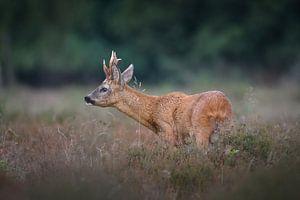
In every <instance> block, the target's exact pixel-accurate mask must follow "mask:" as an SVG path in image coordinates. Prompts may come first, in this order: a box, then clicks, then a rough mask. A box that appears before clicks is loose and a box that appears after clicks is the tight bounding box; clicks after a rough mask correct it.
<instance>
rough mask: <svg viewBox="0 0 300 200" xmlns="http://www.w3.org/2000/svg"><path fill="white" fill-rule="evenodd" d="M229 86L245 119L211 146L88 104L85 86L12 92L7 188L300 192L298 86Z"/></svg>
mask: <svg viewBox="0 0 300 200" xmlns="http://www.w3.org/2000/svg"><path fill="white" fill-rule="evenodd" d="M281 87H283V86H281ZM225 91H226V89H225ZM227 91H228V92H227V93H229V94H230V95H229V96H231V95H232V96H233V97H232V99H233V105H237V106H236V107H235V109H236V110H235V112H236V113H237V117H236V123H235V124H236V125H235V127H234V128H233V130H232V131H230V132H226V133H219V134H218V135H216V136H217V137H216V140H215V142H214V144H213V145H211V146H210V147H209V149H206V150H199V149H197V148H196V147H195V145H194V144H193V142H192V143H191V144H190V145H186V146H182V147H180V148H174V147H171V146H168V145H167V144H164V143H163V142H161V140H160V139H159V138H157V137H156V136H155V135H154V134H152V133H151V132H150V131H148V130H146V129H145V128H143V127H141V126H139V125H138V124H137V123H135V122H133V121H132V120H130V119H128V118H127V117H125V116H124V115H122V114H119V113H117V112H115V111H113V110H111V109H96V108H93V107H86V106H85V105H84V104H83V102H82V97H83V96H84V94H85V93H87V91H86V90H85V89H83V88H62V89H58V90H31V89H27V88H15V89H13V90H10V91H5V93H2V94H5V95H1V97H0V101H1V103H0V195H1V197H4V199H271V198H272V199H299V198H298V197H299V195H300V194H299V191H297V190H298V188H297V186H299V184H300V182H299V180H300V175H299V161H300V153H299V152H300V151H299V150H300V149H299V144H300V134H299V130H300V124H299V119H300V118H299V116H300V115H299V113H300V111H299V96H298V95H299V93H298V92H299V90H295V91H294V90H293V91H287V92H286V93H285V94H284V95H285V98H283V97H282V95H283V94H282V93H281V94H278V93H277V92H276V91H278V88H277V89H266V88H255V90H252V89H249V87H247V88H242V89H238V90H236V89H232V88H230V87H228V88H227ZM297 91H298V92H297ZM278 98H279V99H278ZM282 100H284V106H281V104H282Z"/></svg>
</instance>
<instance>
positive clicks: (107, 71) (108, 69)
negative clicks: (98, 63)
mask: <svg viewBox="0 0 300 200" xmlns="http://www.w3.org/2000/svg"><path fill="white" fill-rule="evenodd" d="M120 60H122V59H120V58H117V54H116V52H115V51H112V52H111V57H110V61H109V67H107V66H106V64H105V60H104V59H103V71H104V73H105V76H106V79H108V80H112V79H113V70H112V67H113V66H116V67H117V65H118V62H119V61H120Z"/></svg>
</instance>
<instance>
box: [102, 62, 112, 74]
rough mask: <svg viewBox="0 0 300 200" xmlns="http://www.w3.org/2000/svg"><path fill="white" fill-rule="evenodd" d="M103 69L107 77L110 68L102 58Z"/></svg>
mask: <svg viewBox="0 0 300 200" xmlns="http://www.w3.org/2000/svg"><path fill="white" fill-rule="evenodd" d="M103 71H104V73H105V77H106V78H109V77H110V74H111V73H110V70H109V69H108V67H107V66H106V64H105V60H104V59H103Z"/></svg>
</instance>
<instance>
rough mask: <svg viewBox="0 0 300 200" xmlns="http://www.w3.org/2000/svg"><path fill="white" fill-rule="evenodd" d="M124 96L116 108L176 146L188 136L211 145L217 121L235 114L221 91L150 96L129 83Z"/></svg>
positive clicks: (203, 143) (227, 118)
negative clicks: (210, 140)
mask: <svg viewBox="0 0 300 200" xmlns="http://www.w3.org/2000/svg"><path fill="white" fill-rule="evenodd" d="M121 96H122V99H121V100H120V101H119V102H118V103H116V104H115V105H113V107H116V108H117V109H118V110H120V111H121V112H123V113H125V114H127V115H128V116H129V117H131V118H133V119H135V120H136V121H138V122H140V123H141V124H143V125H144V126H146V127H147V128H149V129H151V130H152V131H154V132H155V133H157V134H158V135H160V136H162V137H164V138H165V139H166V140H167V141H169V142H171V143H172V144H174V145H176V144H182V143H183V142H184V138H186V137H195V139H196V143H197V145H207V144H208V143H209V138H210V136H211V134H212V133H213V131H214V129H215V128H216V125H217V123H222V122H227V121H229V120H230V119H231V115H232V111H231V105H230V102H229V100H228V98H227V97H226V96H225V95H224V94H223V93H222V92H219V91H209V92H203V93H199V94H194V95H186V94H184V93H181V92H172V93H170V94H167V95H164V96H149V95H145V94H143V93H141V92H138V91H136V90H134V89H132V88H131V87H129V86H126V87H125V89H124V91H122V95H121Z"/></svg>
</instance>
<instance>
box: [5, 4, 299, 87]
mask: <svg viewBox="0 0 300 200" xmlns="http://www.w3.org/2000/svg"><path fill="white" fill-rule="evenodd" d="M299 8H300V2H299V1H298V0H252V1H238V0H201V1H200V0H171V1H161V0H151V1H150V0H149V1H140V0H124V1H118V0H110V1H105V0H103V1H96V0H64V1H61V0H43V1H39V0H1V1H0V41H1V46H0V76H1V82H2V83H5V84H10V83H13V82H15V81H16V80H17V81H25V82H30V83H32V84H40V83H42V82H45V81H46V82H49V83H55V82H59V81H61V80H80V81H90V80H93V79H96V78H97V75H95V74H97V73H96V72H97V71H98V70H99V68H98V67H97V65H99V61H100V59H103V58H106V59H108V57H109V52H110V51H111V50H112V49H114V50H116V51H117V52H118V53H119V54H120V55H121V57H123V58H124V63H123V64H124V65H127V64H129V63H130V62H134V63H135V64H136V66H137V67H136V73H137V74H138V76H139V77H141V78H142V79H146V80H147V79H148V80H152V81H153V80H161V79H163V78H164V76H165V73H167V72H168V73H173V77H174V79H176V78H178V77H180V76H182V73H181V72H182V68H185V69H188V70H190V71H195V70H211V69H212V68H218V67H220V66H223V68H225V69H226V70H235V69H238V70H246V71H252V72H259V73H262V74H268V75H269V76H270V75H271V76H274V77H277V76H279V75H281V74H284V73H286V72H288V71H289V70H290V69H291V68H292V67H294V66H295V65H297V63H299V60H300V57H299V55H300V27H299V21H300V9H299ZM230 66H236V67H234V68H232V67H230ZM99 74H100V73H99Z"/></svg>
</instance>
